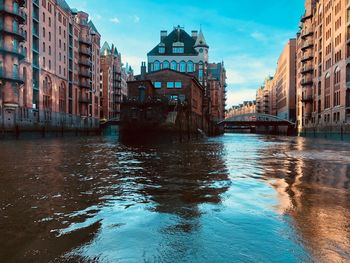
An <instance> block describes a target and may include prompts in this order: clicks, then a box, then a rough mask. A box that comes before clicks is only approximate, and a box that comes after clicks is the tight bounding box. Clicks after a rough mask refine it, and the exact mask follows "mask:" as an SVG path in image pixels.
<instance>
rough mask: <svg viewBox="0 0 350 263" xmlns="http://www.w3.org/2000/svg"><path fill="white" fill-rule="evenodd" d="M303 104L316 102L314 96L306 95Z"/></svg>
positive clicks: (302, 100) (302, 99)
mask: <svg viewBox="0 0 350 263" xmlns="http://www.w3.org/2000/svg"><path fill="white" fill-rule="evenodd" d="M301 102H304V103H313V102H314V99H313V96H312V95H304V96H303V97H302V98H301Z"/></svg>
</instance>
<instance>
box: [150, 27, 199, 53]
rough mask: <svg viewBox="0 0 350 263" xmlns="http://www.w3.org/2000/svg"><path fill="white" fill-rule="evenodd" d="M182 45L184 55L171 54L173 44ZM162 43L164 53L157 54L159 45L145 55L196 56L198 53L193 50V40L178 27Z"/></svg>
mask: <svg viewBox="0 0 350 263" xmlns="http://www.w3.org/2000/svg"><path fill="white" fill-rule="evenodd" d="M179 42H180V43H183V44H184V53H182V54H174V53H173V44H174V43H179ZM162 43H163V44H164V47H165V53H159V45H157V46H156V47H154V48H153V49H152V50H151V51H150V52H149V53H148V54H147V55H148V56H168V55H175V56H176V55H181V56H184V55H185V56H186V55H189V56H191V55H193V56H196V55H198V52H197V51H196V50H195V49H194V44H195V39H194V38H192V37H191V36H190V35H189V34H187V32H186V31H185V30H183V29H181V28H180V27H176V28H174V30H173V31H172V32H171V33H170V34H169V35H168V36H166V37H165V38H164V39H163V41H162Z"/></svg>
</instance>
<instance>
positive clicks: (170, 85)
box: [166, 82, 174, 89]
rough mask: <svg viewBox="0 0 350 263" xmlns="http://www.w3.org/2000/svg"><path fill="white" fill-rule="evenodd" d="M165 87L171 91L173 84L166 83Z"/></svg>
mask: <svg viewBox="0 0 350 263" xmlns="http://www.w3.org/2000/svg"><path fill="white" fill-rule="evenodd" d="M166 87H167V88H168V89H173V88H174V82H167V84H166Z"/></svg>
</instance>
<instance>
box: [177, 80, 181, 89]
mask: <svg viewBox="0 0 350 263" xmlns="http://www.w3.org/2000/svg"><path fill="white" fill-rule="evenodd" d="M175 88H176V89H181V88H182V82H181V81H176V82H175Z"/></svg>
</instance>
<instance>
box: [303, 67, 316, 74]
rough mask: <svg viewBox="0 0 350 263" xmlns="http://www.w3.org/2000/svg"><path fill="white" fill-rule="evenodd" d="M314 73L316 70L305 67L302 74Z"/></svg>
mask: <svg viewBox="0 0 350 263" xmlns="http://www.w3.org/2000/svg"><path fill="white" fill-rule="evenodd" d="M313 72H314V68H313V67H312V66H309V67H303V68H302V69H301V74H303V75H306V74H308V73H313Z"/></svg>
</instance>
